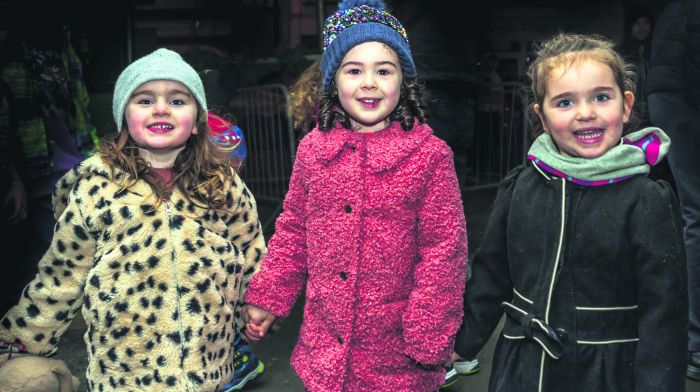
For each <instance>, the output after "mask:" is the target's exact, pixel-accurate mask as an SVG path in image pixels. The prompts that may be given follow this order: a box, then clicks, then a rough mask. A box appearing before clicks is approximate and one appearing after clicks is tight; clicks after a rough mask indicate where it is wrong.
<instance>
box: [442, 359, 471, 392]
mask: <svg viewBox="0 0 700 392" xmlns="http://www.w3.org/2000/svg"><path fill="white" fill-rule="evenodd" d="M445 370H446V371H445V382H444V383H443V384H442V385H441V386H440V389H443V388H449V387H451V386H452V385H454V384H455V383H457V381H458V380H459V376H466V375H469V374H474V373H476V372H478V371H479V360H478V359H476V358H474V359H472V360H466V359H458V360H456V361H454V362H452V365H450V366H448V367H447V368H446V369H445Z"/></svg>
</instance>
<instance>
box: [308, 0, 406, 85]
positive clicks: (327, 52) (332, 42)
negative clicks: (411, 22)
mask: <svg viewBox="0 0 700 392" xmlns="http://www.w3.org/2000/svg"><path fill="white" fill-rule="evenodd" d="M371 41H377V42H382V43H384V44H387V45H389V46H390V47H391V48H392V49H394V50H395V51H396V54H397V55H398V57H399V61H400V62H401V69H402V71H403V73H404V75H405V76H407V77H413V76H415V75H416V66H415V64H414V63H413V56H412V55H411V48H410V46H409V43H408V36H407V34H406V30H405V29H404V28H403V26H402V25H401V22H399V21H398V20H397V19H396V18H395V17H394V16H393V15H391V14H390V13H389V12H387V11H386V10H385V9H384V2H383V1H381V0H345V1H341V2H340V3H339V4H338V11H337V12H336V13H334V14H333V15H331V16H329V17H328V18H327V19H326V22H325V24H324V28H323V57H322V58H321V75H322V76H323V89H324V90H326V89H327V88H328V86H329V85H330V82H331V81H332V80H333V78H334V77H335V72H336V70H337V69H338V67H339V66H340V63H341V61H343V58H344V57H345V55H346V54H347V53H348V52H349V51H350V50H351V49H352V48H353V47H355V46H357V45H359V44H362V43H365V42H371Z"/></svg>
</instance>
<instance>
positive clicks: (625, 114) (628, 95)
mask: <svg viewBox="0 0 700 392" xmlns="http://www.w3.org/2000/svg"><path fill="white" fill-rule="evenodd" d="M633 106H634V93H633V92H631V91H625V94H624V98H623V100H622V122H623V123H625V124H626V123H627V122H628V121H629V120H630V116H631V114H632V107H633Z"/></svg>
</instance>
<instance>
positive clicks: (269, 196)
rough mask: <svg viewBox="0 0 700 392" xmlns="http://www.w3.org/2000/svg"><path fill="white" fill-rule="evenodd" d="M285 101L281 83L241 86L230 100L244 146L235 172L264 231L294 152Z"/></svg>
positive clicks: (270, 222)
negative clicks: (252, 197)
mask: <svg viewBox="0 0 700 392" xmlns="http://www.w3.org/2000/svg"><path fill="white" fill-rule="evenodd" d="M288 101H289V92H288V91H287V88H286V87H285V86H284V85H281V84H269V85H262V86H255V87H248V88H242V89H239V90H236V91H235V92H234V93H233V97H232V99H231V101H230V108H231V110H232V113H234V115H235V116H236V119H237V120H238V124H239V126H240V127H241V129H242V130H243V133H244V136H245V138H246V143H247V147H248V151H247V153H248V156H247V158H246V161H245V164H244V165H243V167H242V168H241V170H240V171H239V175H240V176H241V178H243V180H244V181H245V183H246V185H248V187H249V188H250V190H251V191H252V193H253V195H255V199H256V201H257V202H258V210H259V212H260V219H261V223H262V226H263V231H264V232H266V233H267V232H269V229H270V228H271V225H273V224H274V220H275V218H277V215H278V214H279V212H280V211H281V210H282V201H283V200H284V196H285V194H286V193H287V188H288V187H289V177H290V176H291V173H292V165H293V162H294V158H295V153H296V142H295V138H294V132H293V130H292V123H291V119H290V118H289V116H288V115H287V107H288Z"/></svg>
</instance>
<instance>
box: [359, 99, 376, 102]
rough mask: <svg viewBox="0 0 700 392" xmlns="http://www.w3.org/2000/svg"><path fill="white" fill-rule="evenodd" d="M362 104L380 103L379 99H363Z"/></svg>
mask: <svg viewBox="0 0 700 392" xmlns="http://www.w3.org/2000/svg"><path fill="white" fill-rule="evenodd" d="M360 102H364V103H376V102H379V100H378V99H361V100H360Z"/></svg>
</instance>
